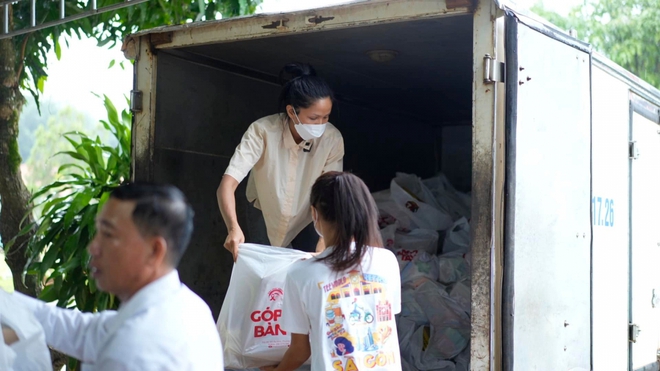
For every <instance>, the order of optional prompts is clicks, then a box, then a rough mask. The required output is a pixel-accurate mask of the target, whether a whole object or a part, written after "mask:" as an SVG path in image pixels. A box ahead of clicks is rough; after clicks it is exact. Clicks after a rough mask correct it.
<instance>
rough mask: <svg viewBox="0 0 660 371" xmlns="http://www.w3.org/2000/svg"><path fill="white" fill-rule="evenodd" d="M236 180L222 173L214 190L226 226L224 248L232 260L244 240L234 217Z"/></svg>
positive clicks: (235, 257)
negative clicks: (215, 190) (229, 253)
mask: <svg viewBox="0 0 660 371" xmlns="http://www.w3.org/2000/svg"><path fill="white" fill-rule="evenodd" d="M237 187H238V181H237V180H236V179H234V178H233V177H232V176H231V175H227V174H225V175H223V176H222V181H220V186H219V187H218V190H217V192H216V196H217V197H218V207H220V213H221V214H222V219H223V220H224V222H225V225H226V226H227V233H228V234H227V238H226V239H225V245H224V246H225V249H227V250H229V252H231V254H232V255H233V256H234V261H236V259H237V258H238V247H239V245H240V244H242V243H243V242H245V236H244V235H243V231H242V230H241V227H240V226H239V225H238V218H237V217H236V197H235V193H236V188H237Z"/></svg>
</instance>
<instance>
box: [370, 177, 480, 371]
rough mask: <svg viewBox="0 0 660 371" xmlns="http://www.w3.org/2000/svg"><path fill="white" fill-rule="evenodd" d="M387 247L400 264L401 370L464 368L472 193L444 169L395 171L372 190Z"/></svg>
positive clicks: (455, 370)
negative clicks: (385, 184)
mask: <svg viewBox="0 0 660 371" xmlns="http://www.w3.org/2000/svg"><path fill="white" fill-rule="evenodd" d="M373 196H374V199H375V200H376V204H377V205H378V209H379V212H380V218H379V226H380V228H381V235H382V237H383V243H384V245H385V247H387V248H388V249H390V250H392V251H393V252H394V254H395V255H396V257H397V260H398V262H399V268H400V270H401V285H402V294H401V295H402V299H401V300H402V303H401V306H402V310H401V313H400V314H399V315H398V316H397V328H398V331H399V341H400V349H401V357H402V367H403V369H404V370H411V371H413V370H438V371H458V370H460V371H462V370H468V369H469V358H470V357H469V341H470V297H471V292H470V290H471V286H470V284H471V281H470V264H469V263H470V252H469V250H470V225H469V218H470V197H469V196H468V195H467V194H464V193H461V192H458V191H457V190H456V189H454V187H453V186H452V185H451V184H450V183H449V181H448V180H447V178H446V177H445V176H444V175H443V174H439V175H438V176H435V177H433V178H430V179H426V180H421V179H420V178H419V177H417V176H416V175H412V174H404V173H397V174H396V177H395V178H394V179H393V180H392V181H391V183H390V188H389V189H387V190H384V191H380V192H376V193H374V194H373Z"/></svg>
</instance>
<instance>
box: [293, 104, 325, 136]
mask: <svg viewBox="0 0 660 371" xmlns="http://www.w3.org/2000/svg"><path fill="white" fill-rule="evenodd" d="M293 114H294V115H296V119H298V123H297V124H295V125H294V126H293V127H295V128H296V131H297V132H298V135H300V137H301V138H303V140H312V139H314V138H320V137H321V135H323V133H324V132H325V126H326V125H327V124H303V123H302V122H301V121H300V118H298V114H297V113H296V110H295V109H294V110H293Z"/></svg>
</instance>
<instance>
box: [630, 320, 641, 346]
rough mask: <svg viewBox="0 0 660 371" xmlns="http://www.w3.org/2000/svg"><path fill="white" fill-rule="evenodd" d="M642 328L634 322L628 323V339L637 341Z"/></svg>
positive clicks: (633, 341) (632, 341)
mask: <svg viewBox="0 0 660 371" xmlns="http://www.w3.org/2000/svg"><path fill="white" fill-rule="evenodd" d="M641 331H642V330H640V328H639V326H637V325H636V324H634V323H628V341H630V342H631V343H636V342H637V337H639V333H640V332H641Z"/></svg>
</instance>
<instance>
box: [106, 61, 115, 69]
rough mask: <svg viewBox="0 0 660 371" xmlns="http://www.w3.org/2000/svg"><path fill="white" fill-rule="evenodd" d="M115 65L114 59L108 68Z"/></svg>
mask: <svg viewBox="0 0 660 371" xmlns="http://www.w3.org/2000/svg"><path fill="white" fill-rule="evenodd" d="M114 65H115V60H114V59H113V60H111V61H110V65H109V66H108V69H110V68H112V66H114Z"/></svg>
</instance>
